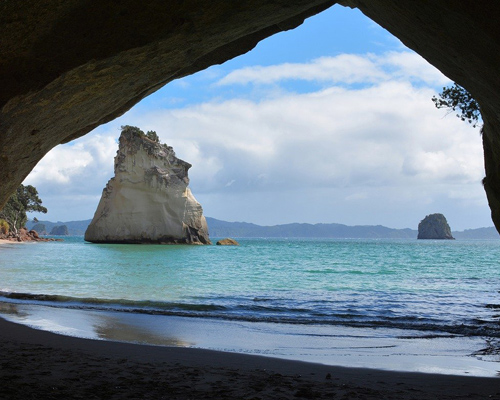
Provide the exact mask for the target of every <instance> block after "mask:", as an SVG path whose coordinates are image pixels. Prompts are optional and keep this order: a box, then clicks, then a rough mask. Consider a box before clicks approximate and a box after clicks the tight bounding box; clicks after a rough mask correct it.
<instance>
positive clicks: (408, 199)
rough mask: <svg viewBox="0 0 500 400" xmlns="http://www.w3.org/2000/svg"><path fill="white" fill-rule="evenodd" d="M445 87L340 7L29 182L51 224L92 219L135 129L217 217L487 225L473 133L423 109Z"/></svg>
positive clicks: (84, 145)
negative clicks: (173, 157) (153, 137)
mask: <svg viewBox="0 0 500 400" xmlns="http://www.w3.org/2000/svg"><path fill="white" fill-rule="evenodd" d="M450 83H451V82H450V81H449V80H448V79H447V78H446V77H444V76H443V75H442V74H441V73H440V72H439V71H437V70H436V69H435V68H433V67H432V66H430V65H429V64H428V63H427V62H426V61H425V60H423V59H422V58H421V57H420V56H418V55H416V54H415V53H413V52H411V51H410V50H408V49H407V48H405V46H403V45H402V44H401V42H400V41H399V40H397V39H396V38H394V37H393V36H392V35H390V34H389V33H388V32H386V31H385V30H384V29H382V28H380V27H379V26H378V25H376V24H375V23H373V22H372V21H370V20H369V19H367V18H366V17H364V16H363V15H362V14H361V13H360V12H359V11H357V10H351V9H348V8H344V7H341V6H338V5H337V6H334V7H332V8H331V9H329V10H327V11H325V12H323V13H322V14H320V15H317V16H315V17H312V18H310V19H309V20H307V21H306V22H305V23H304V24H303V25H302V26H300V27H298V28H297V29H295V30H293V31H288V32H283V33H280V34H278V35H275V36H273V37H271V38H268V39H267V40H265V41H263V42H261V43H260V44H259V45H258V46H257V47H256V48H255V49H254V50H252V51H250V52H249V53H247V54H244V55H242V56H240V57H237V58H235V59H233V60H230V61H228V62H226V63H224V64H222V65H216V66H212V67H210V68H208V69H206V70H204V71H201V72H199V73H197V74H195V75H192V76H189V77H186V78H183V79H181V80H177V81H174V82H171V83H170V84H168V85H167V86H165V87H164V88H163V89H160V90H159V91H157V92H156V93H154V94H153V95H151V96H149V97H148V98H146V99H144V100H143V101H142V102H141V103H139V104H138V105H136V106H135V107H134V108H133V109H132V110H130V111H129V112H128V113H126V114H125V115H123V116H122V117H120V118H118V119H117V120H115V121H112V122H110V123H108V124H106V125H103V126H101V127H98V128H97V129H95V130H94V131H93V132H91V133H90V134H89V135H87V136H85V137H83V138H81V139H78V140H76V141H74V142H71V143H69V144H67V145H62V146H58V147H57V148H55V149H54V150H52V151H51V152H50V153H49V154H48V155H47V156H46V157H45V158H44V159H43V160H42V161H41V162H40V163H39V164H38V165H37V167H36V168H35V169H34V171H33V172H32V173H31V174H30V176H29V177H28V178H27V179H26V181H25V182H26V183H30V184H33V185H35V186H36V187H37V188H38V191H39V193H40V196H41V198H42V199H43V200H44V204H45V205H46V206H47V207H48V208H49V214H48V215H47V216H46V217H47V219H49V220H52V221H57V220H59V221H69V220H80V219H88V218H91V217H92V216H93V213H94V211H95V209H96V207H97V203H98V201H99V198H100V195H101V191H102V188H103V187H104V186H105V184H106V182H107V181H108V179H110V178H111V177H112V176H113V158H114V155H115V154H116V150H117V139H118V137H119V134H120V126H121V125H135V126H139V127H140V128H141V129H143V130H144V131H146V130H155V131H156V132H157V133H158V135H159V136H160V138H161V140H162V141H163V142H166V143H167V144H169V145H171V146H173V148H174V150H175V151H176V153H177V156H178V157H180V158H182V159H184V160H186V161H188V162H190V163H191V164H193V167H192V168H191V170H190V179H191V184H190V187H191V190H192V192H193V194H194V195H195V197H196V198H197V199H198V201H199V202H200V203H201V204H202V206H203V208H204V211H205V215H207V216H211V217H214V218H218V219H223V220H228V221H246V222H254V223H257V224H262V225H274V224H280V223H289V222H309V223H319V222H324V223H329V222H336V223H344V224H348V225H376V224H381V225H386V226H389V227H394V228H405V227H410V228H416V227H417V225H418V222H419V221H420V220H421V219H423V218H424V217H425V215H427V214H430V213H435V212H441V213H443V214H444V215H445V216H446V217H447V218H448V222H449V223H450V225H451V227H452V229H456V230H461V229H466V228H477V227H482V226H492V223H491V219H490V213H489V209H488V205H487V202H486V196H485V195H484V191H483V189H482V187H481V183H480V182H481V179H482V177H483V176H484V168H483V160H482V150H481V140H480V136H479V130H478V129H473V128H472V127H470V126H468V125H467V124H465V123H463V122H461V121H460V120H459V119H458V118H456V117H454V116H453V115H449V113H447V112H446V111H443V110H436V109H435V108H434V105H433V103H432V101H431V97H432V96H433V95H434V94H436V93H437V92H438V91H439V90H440V89H441V88H442V87H443V86H445V85H448V84H450ZM39 217H40V216H39ZM43 218H45V216H43Z"/></svg>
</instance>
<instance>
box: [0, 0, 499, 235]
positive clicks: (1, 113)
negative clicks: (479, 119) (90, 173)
mask: <svg viewBox="0 0 500 400" xmlns="http://www.w3.org/2000/svg"><path fill="white" fill-rule="evenodd" d="M335 3H340V4H342V5H344V6H348V7H352V8H354V7H356V8H359V9H360V10H361V11H362V12H363V13H364V14H366V15H367V16H368V17H369V18H371V19H372V20H374V21H375V22H377V23H379V24H380V25H381V26H383V27H384V28H386V29H387V30H389V31H390V32H391V33H392V34H394V35H395V36H396V37H398V38H399V39H400V40H401V41H402V42H403V43H404V44H405V45H407V46H408V47H409V48H411V49H413V50H415V51H416V52H417V53H419V54H420V55H422V56H423V57H424V58H426V59H427V60H428V61H429V62H430V63H431V64H433V65H434V66H436V67H437V68H438V69H440V70H441V71H442V72H443V73H444V74H446V75H447V76H448V77H449V78H450V79H452V80H454V81H456V82H458V83H459V84H460V85H462V86H464V87H465V88H466V89H467V90H469V91H470V92H471V93H472V94H473V96H474V97H475V98H476V99H477V100H478V102H479V103H480V105H481V110H482V115H483V120H484V134H483V146H484V156H485V169H486V178H485V180H484V187H485V190H486V194H487V197H488V202H489V205H490V208H491V211H492V219H493V222H494V223H495V226H496V227H497V230H499V231H500V101H499V99H500V74H498V67H499V66H500V25H498V20H499V17H500V3H499V2H496V1H492V0H490V1H484V2H477V1H473V0H462V1H454V0H421V1H414V0H343V1H332V0H326V1H325V0H312V1H311V0H273V1H269V0H248V1H245V2H232V1H225V0H211V1H199V0H184V1H182V2H165V1H163V0H150V1H147V2H146V1H139V0H123V1H120V2H115V1H111V0H101V1H99V2H94V1H91V0H69V1H68V0H65V1H63V0H46V1H44V2H37V1H23V2H12V1H4V2H1V3H0V26H1V27H2V40H1V41H0V88H1V89H0V205H3V204H4V202H5V201H6V200H7V198H8V197H9V195H10V193H12V192H13V191H14V190H15V188H16V187H17V186H18V185H19V184H20V183H21V182H22V181H23V179H24V178H25V177H26V176H27V175H28V174H29V172H30V171H31V170H32V169H33V168H34V166H35V165H36V164H37V162H38V161H39V160H40V159H41V158H42V157H43V156H44V155H45V154H46V153H47V152H48V151H49V150H50V149H52V148H53V147H54V146H56V145H58V144H60V143H65V142H68V141H70V140H73V139H76V138H77V137H80V136H83V135H85V134H86V133H88V132H89V131H91V130H92V129H93V128H95V127H96V126H98V125H100V124H103V123H105V122H108V121H110V120H112V119H114V118H116V117H118V116H120V115H121V114H123V113H124V112H125V111H127V110H128V109H130V108H131V107H132V106H133V105H134V104H136V103H137V102H139V101H140V100H141V99H143V98H144V97H146V96H147V95H149V94H151V93H153V92H154V91H156V90H158V89H159V88H161V87H162V86H164V85H165V84H166V83H168V82H170V81H172V80H174V79H176V78H180V77H183V76H186V75H189V74H192V73H194V72H197V71H199V70H202V69H204V68H206V67H208V66H210V65H213V64H217V63H222V62H224V61H226V60H228V59H230V58H233V57H235V56H237V55H240V54H243V53H245V52H247V51H249V50H251V49H252V48H253V47H254V46H255V45H256V44H257V43H258V42H259V41H260V40H262V39H264V38H266V37H268V36H271V35H273V34H275V33H277V32H280V31H283V30H288V29H292V28H294V27H296V26H298V25H300V24H301V23H302V22H303V21H304V19H305V18H307V17H309V16H312V15H314V14H317V13H319V12H321V11H323V10H325V9H326V8H328V7H330V6H332V5H334V4H335ZM318 40H328V38H318Z"/></svg>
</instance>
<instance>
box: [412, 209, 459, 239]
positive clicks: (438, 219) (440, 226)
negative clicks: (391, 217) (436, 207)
mask: <svg viewBox="0 0 500 400" xmlns="http://www.w3.org/2000/svg"><path fill="white" fill-rule="evenodd" d="M417 239H454V237H453V236H452V235H451V229H450V226H449V225H448V221H446V218H445V216H444V215H443V214H430V215H427V216H426V217H425V218H424V219H423V220H422V221H420V223H419V224H418V237H417Z"/></svg>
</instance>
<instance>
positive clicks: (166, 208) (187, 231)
mask: <svg viewBox="0 0 500 400" xmlns="http://www.w3.org/2000/svg"><path fill="white" fill-rule="evenodd" d="M189 168H191V164H189V163H187V162H185V161H183V160H181V159H179V158H177V157H176V156H175V153H174V150H173V149H172V147H170V146H167V145H166V144H161V143H160V141H159V139H158V136H157V135H156V133H155V132H148V133H147V134H145V133H144V132H143V131H141V130H140V129H139V128H136V127H133V126H124V127H122V133H121V136H120V144H119V148H118V152H117V154H116V157H115V176H114V177H113V178H111V179H110V180H109V182H108V183H107V185H106V187H105V188H104V189H103V191H102V197H101V200H100V202H99V205H98V206H97V210H96V212H95V215H94V218H93V219H92V222H91V223H90V225H89V227H88V228H87V231H86V232H85V240H87V241H89V242H94V243H159V244H211V242H210V239H209V237H208V227H207V222H206V220H205V217H204V216H203V209H202V207H201V205H200V203H198V202H197V201H196V199H195V198H194V196H193V195H192V193H191V190H190V189H189V188H188V184H189V178H188V170H189Z"/></svg>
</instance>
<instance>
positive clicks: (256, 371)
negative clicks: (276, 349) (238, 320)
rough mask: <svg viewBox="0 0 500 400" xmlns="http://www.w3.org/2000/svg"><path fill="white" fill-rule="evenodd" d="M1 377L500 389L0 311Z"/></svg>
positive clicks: (493, 383) (204, 385) (318, 392)
mask: <svg viewBox="0 0 500 400" xmlns="http://www.w3.org/2000/svg"><path fill="white" fill-rule="evenodd" d="M0 348H1V349H2V350H1V354H2V360H1V364H0V381H1V383H2V392H3V394H4V395H6V396H8V398H10V399H21V398H30V397H31V396H32V395H34V394H35V395H36V396H37V397H38V398H53V399H59V398H61V399H63V398H65V399H66V398H110V399H121V398H141V399H156V398H161V397H165V398H175V399H188V398H199V399H233V398H261V399H278V398H315V399H321V398H332V397H335V398H352V399H354V398H363V399H402V400H404V399H429V398H439V399H454V398H457V397H460V398H467V399H484V398H495V397H497V396H500V380H499V379H498V378H484V377H464V376H454V375H435V374H423V373H409V372H390V371H382V370H376V369H373V370H372V369H362V368H347V367H335V366H328V365H322V364H314V363H307V362H301V361H290V360H282V359H276V358H269V357H262V356H256V355H246V354H235V353H225V352H219V351H212V350H203V349H193V348H183V347H159V346H150V345H139V344H132V343H121V342H112V341H103V340H92V339H81V338H76V337H70V336H62V335H58V334H54V333H50V332H46V331H40V330H35V329H32V328H29V327H26V326H23V325H19V324H15V323H12V322H8V321H6V320H4V319H3V318H0Z"/></svg>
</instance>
